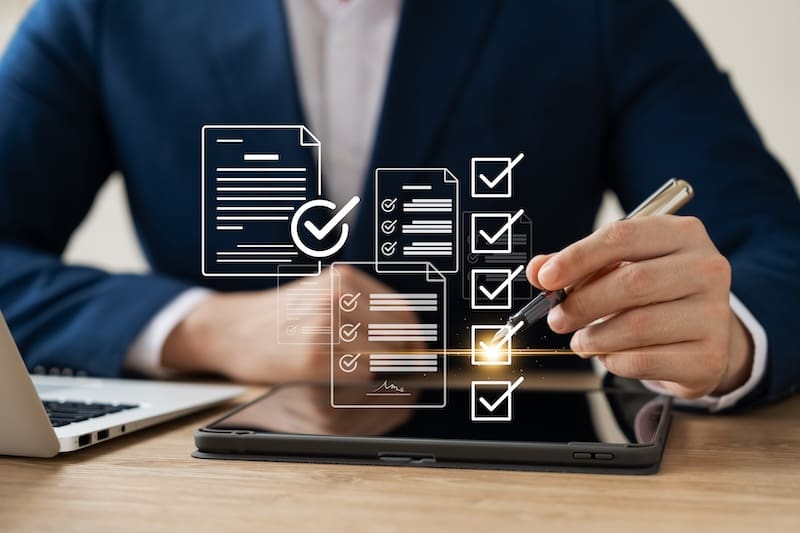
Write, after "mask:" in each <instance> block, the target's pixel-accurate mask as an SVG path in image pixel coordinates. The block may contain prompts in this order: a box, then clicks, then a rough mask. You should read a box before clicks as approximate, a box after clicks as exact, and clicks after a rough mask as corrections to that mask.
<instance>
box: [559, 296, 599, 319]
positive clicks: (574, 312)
mask: <svg viewBox="0 0 800 533" xmlns="http://www.w3.org/2000/svg"><path fill="white" fill-rule="evenodd" d="M565 303H567V304H568V305H564V304H562V306H563V309H564V311H565V313H564V318H565V323H566V324H565V325H570V324H572V322H573V320H576V321H578V322H580V321H585V320H587V319H588V317H590V316H591V312H592V309H591V303H590V302H589V298H586V296H585V295H583V294H581V292H580V291H575V292H574V293H573V294H572V295H570V297H569V298H567V300H566V302H565Z"/></svg>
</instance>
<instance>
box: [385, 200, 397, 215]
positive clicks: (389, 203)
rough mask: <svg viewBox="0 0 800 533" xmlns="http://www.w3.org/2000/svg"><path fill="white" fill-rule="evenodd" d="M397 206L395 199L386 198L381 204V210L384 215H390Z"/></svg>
mask: <svg viewBox="0 0 800 533" xmlns="http://www.w3.org/2000/svg"><path fill="white" fill-rule="evenodd" d="M396 206H397V198H386V199H385V200H384V201H382V202H381V209H382V210H383V212H384V213H391V212H392V211H394V208H395V207H396Z"/></svg>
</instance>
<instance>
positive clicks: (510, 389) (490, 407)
mask: <svg viewBox="0 0 800 533" xmlns="http://www.w3.org/2000/svg"><path fill="white" fill-rule="evenodd" d="M524 380H525V376H520V377H518V378H517V381H515V382H514V383H512V384H511V385H510V386H509V387H508V388H507V389H506V391H505V392H504V393H503V394H501V395H500V397H499V398H497V400H496V401H495V402H494V403H489V402H487V401H486V398H484V397H483V396H481V397H480V398H478V401H480V402H481V403H482V404H483V406H484V407H485V408H486V410H487V411H489V412H490V413H493V412H494V410H495V409H497V408H498V407H499V406H500V404H501V403H503V402H504V401H506V400H507V399H508V398H509V397H510V396H511V393H512V392H514V389H516V388H517V387H519V386H520V385H521V384H522V382H523V381H524ZM506 383H508V382H506Z"/></svg>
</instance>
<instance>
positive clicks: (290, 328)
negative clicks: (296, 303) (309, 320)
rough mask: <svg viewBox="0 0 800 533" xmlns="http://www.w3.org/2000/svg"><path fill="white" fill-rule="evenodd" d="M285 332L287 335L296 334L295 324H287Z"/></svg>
mask: <svg viewBox="0 0 800 533" xmlns="http://www.w3.org/2000/svg"><path fill="white" fill-rule="evenodd" d="M286 334H287V335H289V336H294V335H295V334H297V324H289V325H288V326H286Z"/></svg>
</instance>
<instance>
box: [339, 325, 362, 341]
mask: <svg viewBox="0 0 800 533" xmlns="http://www.w3.org/2000/svg"><path fill="white" fill-rule="evenodd" d="M359 327H361V322H359V323H358V324H355V325H353V324H345V325H343V326H342V327H341V328H339V336H340V337H341V338H342V340H343V341H345V342H351V341H353V340H355V335H356V332H357V331H358V328H359Z"/></svg>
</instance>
